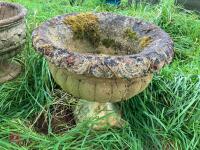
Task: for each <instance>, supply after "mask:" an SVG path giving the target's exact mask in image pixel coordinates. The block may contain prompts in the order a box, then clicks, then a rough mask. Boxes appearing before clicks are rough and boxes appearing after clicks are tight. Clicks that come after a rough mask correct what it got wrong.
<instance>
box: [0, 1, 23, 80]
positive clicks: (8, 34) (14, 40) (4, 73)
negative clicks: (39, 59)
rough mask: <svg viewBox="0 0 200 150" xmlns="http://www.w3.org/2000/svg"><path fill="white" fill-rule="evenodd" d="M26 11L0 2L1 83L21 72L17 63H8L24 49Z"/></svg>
mask: <svg viewBox="0 0 200 150" xmlns="http://www.w3.org/2000/svg"><path fill="white" fill-rule="evenodd" d="M25 15H26V9H25V8H24V7H22V6H21V5H18V4H13V3H6V2H0V83H4V82H6V81H8V80H11V79H13V78H15V77H16V76H17V75H18V74H19V73H20V72H21V66H20V64H19V63H17V62H11V61H8V59H9V58H12V57H13V56H15V55H16V54H17V53H19V51H20V50H21V49H22V47H23V46H24V43H25V38H26V25H25V21H24V17H25Z"/></svg>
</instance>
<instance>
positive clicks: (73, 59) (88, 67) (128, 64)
mask: <svg viewBox="0 0 200 150" xmlns="http://www.w3.org/2000/svg"><path fill="white" fill-rule="evenodd" d="M77 14H78V13H72V14H66V15H62V16H57V17H55V18H53V19H51V20H49V21H47V22H45V23H44V24H42V25H41V26H40V27H38V28H36V29H35V30H34V32H33V35H32V36H33V46H34V47H35V49H36V50H37V51H39V52H40V53H42V54H43V55H45V57H46V58H47V60H48V61H49V62H51V63H52V64H55V65H56V66H57V67H59V68H63V69H67V70H68V71H69V72H72V73H75V74H79V75H86V76H94V77H97V78H123V79H124V78H126V79H132V78H137V77H143V76H146V75H147V74H149V73H153V72H155V71H158V70H160V69H161V68H162V67H163V66H164V65H165V64H169V63H170V62H171V60H172V58H173V55H174V53H173V42H172V40H171V38H170V37H169V35H168V34H167V33H166V32H164V31H163V30H162V29H160V28H159V27H158V26H156V25H154V24H152V23H147V22H144V21H142V20H140V19H136V18H133V17H128V16H122V15H117V14H113V13H93V14H94V15H98V16H99V15H102V16H105V17H108V16H109V17H112V18H118V17H120V18H122V19H124V20H125V21H129V22H131V26H132V28H137V32H142V33H146V34H147V35H149V34H150V35H151V37H152V39H153V40H152V42H151V43H150V44H149V45H148V46H147V47H145V48H144V49H143V50H142V51H141V52H139V53H137V54H132V55H121V56H120V55H118V56H110V55H105V54H104V55H99V54H89V53H78V52H74V51H69V50H68V49H65V48H60V47H55V45H53V43H52V41H51V39H48V37H47V32H48V29H49V27H51V26H53V27H56V26H59V25H61V24H63V19H64V18H65V17H68V16H72V15H77ZM129 25H130V24H129ZM66 26H67V25H66ZM80 68H81V69H80ZM99 68H100V69H99Z"/></svg>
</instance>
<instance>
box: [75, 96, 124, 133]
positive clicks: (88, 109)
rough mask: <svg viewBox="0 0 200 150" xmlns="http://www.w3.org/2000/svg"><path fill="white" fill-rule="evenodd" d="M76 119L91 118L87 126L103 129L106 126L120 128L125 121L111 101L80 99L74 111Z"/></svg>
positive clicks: (81, 120)
mask: <svg viewBox="0 0 200 150" xmlns="http://www.w3.org/2000/svg"><path fill="white" fill-rule="evenodd" d="M74 115H75V119H76V121H79V122H83V121H85V120H91V119H93V120H92V122H91V123H90V124H89V127H91V128H93V129H94V130H104V129H105V128H107V127H112V128H122V127H123V126H124V125H125V123H126V122H125V121H124V120H123V119H122V118H121V112H119V109H117V107H116V106H114V104H112V103H103V104H102V103H98V102H88V101H85V100H80V101H79V102H78V104H77V106H76V109H75V111H74Z"/></svg>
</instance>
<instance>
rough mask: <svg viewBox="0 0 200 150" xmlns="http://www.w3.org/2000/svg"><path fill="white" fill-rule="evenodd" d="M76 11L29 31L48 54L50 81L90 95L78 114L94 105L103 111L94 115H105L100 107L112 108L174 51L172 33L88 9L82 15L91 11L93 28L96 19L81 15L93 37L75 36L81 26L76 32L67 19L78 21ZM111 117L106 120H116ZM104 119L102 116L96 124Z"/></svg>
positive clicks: (90, 113)
mask: <svg viewBox="0 0 200 150" xmlns="http://www.w3.org/2000/svg"><path fill="white" fill-rule="evenodd" d="M81 15H82V14H69V15H63V16H58V17H55V18H53V19H52V20H49V21H47V22H46V23H44V24H42V25H41V26H40V27H38V28H37V29H35V31H34V32H33V45H34V47H35V48H36V50H37V51H38V52H40V53H42V54H43V55H44V56H45V57H46V59H47V60H48V62H49V68H50V70H51V73H52V75H53V78H54V79H55V81H56V82H57V83H58V84H59V85H60V86H61V88H62V89H63V90H65V91H66V92H69V93H71V94H72V95H74V96H75V97H78V98H81V99H85V100H87V101H90V102H86V101H82V103H81V104H80V105H79V107H78V106H77V109H76V110H77V111H78V113H77V111H76V112H75V114H77V116H78V117H77V118H78V120H83V118H89V117H90V116H94V114H97V110H98V111H99V109H100V110H103V113H101V114H98V115H96V116H98V117H99V116H104V115H105V114H107V113H106V112H105V110H106V111H113V110H114V108H113V105H112V103H114V102H119V101H122V100H127V99H129V98H131V97H133V96H135V95H137V94H138V93H140V92H142V91H143V90H144V89H145V88H146V87H147V86H148V84H149V83H150V81H151V79H152V73H153V72H155V71H159V70H160V69H161V68H162V67H163V66H164V65H165V64H168V63H170V62H171V60H172V57H173V42H172V40H171V38H170V37H169V35H168V34H167V33H165V32H164V31H163V30H162V29H160V28H159V27H157V26H155V25H153V24H151V23H147V22H144V21H141V20H138V19H135V18H132V17H127V16H121V15H116V14H112V13H93V14H89V15H93V16H87V15H86V17H87V18H88V17H91V18H92V19H94V18H95V17H96V18H95V19H96V22H97V24H98V29H99V30H98V32H94V29H96V28H93V29H92V31H91V28H92V27H96V26H95V25H94V22H95V19H94V20H93V22H92V23H91V24H89V23H90V20H87V19H86V20H85V22H87V23H88V24H89V28H90V29H86V30H87V31H88V32H89V31H91V32H92V33H91V34H92V35H95V37H92V38H91V37H90V36H88V35H89V33H85V32H84V33H83V34H84V36H83V37H81V38H80V37H79V35H77V33H80V32H81V34H82V31H83V30H82V29H81V30H78V32H76V30H74V29H76V28H74V26H73V25H74V24H72V23H74V22H75V23H77V22H78V25H80V24H81V21H83V20H84V18H81V17H83V16H84V14H83V16H81ZM73 16H74V17H77V16H78V18H73ZM76 19H78V20H79V21H78V20H76ZM70 21H71V22H70ZM81 25H82V24H81ZM75 27H76V26H75ZM84 27H85V26H84ZM75 32H76V33H75ZM97 34H99V36H96V35H97ZM76 37H78V38H76ZM91 39H92V40H91ZM94 39H95V40H94ZM90 40H91V41H92V42H91V41H90ZM95 42H97V44H96V43H95ZM101 112H102V111H101ZM113 118H114V117H111V118H109V119H108V120H109V121H108V120H107V121H106V123H108V122H109V123H108V124H109V125H111V126H117V125H119V124H120V123H119V122H118V121H116V120H115V119H113ZM106 123H105V120H104V121H103V122H101V125H99V126H97V128H98V129H99V128H101V126H102V124H106Z"/></svg>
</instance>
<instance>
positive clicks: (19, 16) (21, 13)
mask: <svg viewBox="0 0 200 150" xmlns="http://www.w3.org/2000/svg"><path fill="white" fill-rule="evenodd" d="M0 6H8V7H14V8H16V9H17V10H19V13H18V14H17V15H15V16H13V17H10V18H6V19H3V20H0V27H1V26H4V25H8V24H12V23H14V22H17V21H19V20H21V19H23V18H24V17H25V16H26V14H27V9H26V8H25V7H23V6H22V5H20V4H16V3H8V2H0Z"/></svg>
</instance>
